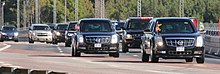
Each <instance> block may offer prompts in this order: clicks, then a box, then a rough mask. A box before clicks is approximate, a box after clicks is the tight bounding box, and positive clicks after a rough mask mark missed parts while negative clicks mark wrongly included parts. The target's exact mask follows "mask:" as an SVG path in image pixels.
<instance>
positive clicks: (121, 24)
mask: <svg viewBox="0 0 220 74" xmlns="http://www.w3.org/2000/svg"><path fill="white" fill-rule="evenodd" d="M116 23H117V25H116V30H120V29H121V27H123V26H124V24H125V23H124V22H116Z"/></svg>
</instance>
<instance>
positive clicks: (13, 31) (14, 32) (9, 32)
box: [2, 31, 17, 34]
mask: <svg viewBox="0 0 220 74" xmlns="http://www.w3.org/2000/svg"><path fill="white" fill-rule="evenodd" d="M2 32H3V33H7V34H8V33H15V32H17V31H2Z"/></svg>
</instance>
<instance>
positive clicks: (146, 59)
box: [141, 44, 149, 62]
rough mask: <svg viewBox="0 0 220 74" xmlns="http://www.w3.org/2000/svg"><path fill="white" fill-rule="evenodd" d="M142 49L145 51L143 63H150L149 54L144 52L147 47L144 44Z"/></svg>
mask: <svg viewBox="0 0 220 74" xmlns="http://www.w3.org/2000/svg"><path fill="white" fill-rule="evenodd" d="M141 49H142V50H143V52H142V62H149V54H147V53H146V52H145V51H144V50H145V49H146V48H145V46H144V45H143V44H142V47H141Z"/></svg>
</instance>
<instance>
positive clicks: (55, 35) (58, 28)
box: [52, 23, 68, 44]
mask: <svg viewBox="0 0 220 74" xmlns="http://www.w3.org/2000/svg"><path fill="white" fill-rule="evenodd" d="M67 26H68V24H65V23H58V24H56V25H55V26H54V28H53V30H52V43H53V44H58V43H59V42H65V31H66V28H67Z"/></svg>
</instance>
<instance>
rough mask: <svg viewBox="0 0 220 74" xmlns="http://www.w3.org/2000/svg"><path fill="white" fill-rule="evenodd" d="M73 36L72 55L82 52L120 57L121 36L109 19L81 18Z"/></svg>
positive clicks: (79, 54)
mask: <svg viewBox="0 0 220 74" xmlns="http://www.w3.org/2000/svg"><path fill="white" fill-rule="evenodd" d="M76 29H77V31H76V35H75V36H73V38H72V45H71V46H72V56H81V52H84V53H88V54H89V53H91V54H94V53H95V54H109V56H113V57H119V36H118V34H117V33H116V32H115V29H114V27H113V25H112V23H111V21H110V20H108V19H101V18H86V19H81V20H80V21H79V23H78V24H77V27H76Z"/></svg>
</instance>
